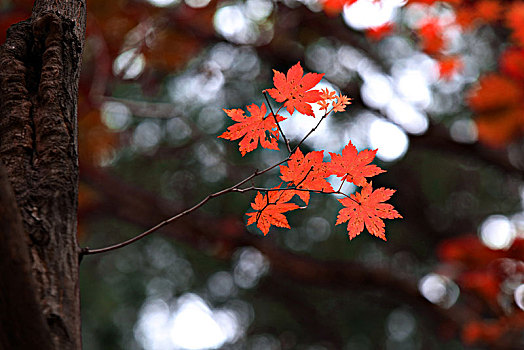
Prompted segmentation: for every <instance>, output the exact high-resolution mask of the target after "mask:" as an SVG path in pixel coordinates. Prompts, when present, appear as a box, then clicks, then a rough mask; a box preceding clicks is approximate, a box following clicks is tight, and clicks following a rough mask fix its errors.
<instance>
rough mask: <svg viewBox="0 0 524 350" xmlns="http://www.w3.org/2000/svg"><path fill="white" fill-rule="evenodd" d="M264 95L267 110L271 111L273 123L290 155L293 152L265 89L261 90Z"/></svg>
mask: <svg viewBox="0 0 524 350" xmlns="http://www.w3.org/2000/svg"><path fill="white" fill-rule="evenodd" d="M263 94H264V97H265V98H266V102H267V105H268V106H269V110H270V111H271V114H272V115H273V118H275V123H277V127H278V131H280V134H281V135H282V138H283V139H284V142H285V143H286V147H287V150H288V152H289V155H291V154H292V153H293V152H292V151H291V147H290V146H289V140H288V139H287V137H286V134H284V131H283V130H282V128H281V127H280V124H279V123H278V119H277V115H276V114H275V112H273V107H271V104H270V103H269V98H268V97H267V92H266V90H264V91H263Z"/></svg>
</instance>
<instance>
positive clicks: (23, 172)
mask: <svg viewBox="0 0 524 350" xmlns="http://www.w3.org/2000/svg"><path fill="white" fill-rule="evenodd" d="M85 22H86V7H85V1H84V0H61V1H56V0H37V1H36V2H35V5H34V7H33V14H32V17H31V19H28V20H26V21H23V22H21V23H18V24H15V25H13V26H12V27H11V28H10V29H9V30H8V34H7V39H6V42H5V43H4V44H3V45H2V46H1V47H0V159H1V160H2V162H1V163H0V230H1V232H0V349H22V350H23V349H61V350H62V349H80V348H81V336H80V300H79V290H78V263H79V261H78V257H79V248H78V245H77V241H76V225H77V223H76V211H77V195H78V189H77V182H78V153H77V115H76V113H77V111H76V109H77V98H78V78H79V74H80V64H81V54H82V48H83V41H84V31H85Z"/></svg>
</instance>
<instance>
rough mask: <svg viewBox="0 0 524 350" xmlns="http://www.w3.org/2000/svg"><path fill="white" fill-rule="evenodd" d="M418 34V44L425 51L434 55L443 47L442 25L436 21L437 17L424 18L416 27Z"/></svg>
mask: <svg viewBox="0 0 524 350" xmlns="http://www.w3.org/2000/svg"><path fill="white" fill-rule="evenodd" d="M418 34H419V36H420V38H421V40H422V41H421V43H420V46H421V47H422V50H424V51H425V52H426V53H428V54H430V55H434V54H437V53H438V52H439V51H441V50H442V49H443V48H444V38H443V36H442V26H441V25H440V24H439V23H438V18H427V19H425V20H424V22H423V23H422V24H421V26H420V28H419V29H418Z"/></svg>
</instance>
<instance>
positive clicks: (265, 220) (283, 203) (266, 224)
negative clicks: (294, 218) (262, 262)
mask: <svg viewBox="0 0 524 350" xmlns="http://www.w3.org/2000/svg"><path fill="white" fill-rule="evenodd" d="M293 195H294V194H293V193H292V191H285V190H282V191H269V192H268V195H267V196H266V195H263V194H262V193H260V192H257V196H256V197H255V202H254V203H251V208H253V209H254V210H255V212H251V213H246V215H247V216H249V218H248V220H247V224H248V225H251V224H253V223H255V222H256V223H257V227H258V228H259V229H260V231H262V232H263V233H264V236H265V235H267V234H268V232H269V228H270V227H271V225H273V226H277V227H286V228H290V227H289V223H288V222H287V219H286V216H285V215H284V214H283V213H285V212H288V211H291V210H295V209H298V208H299V206H298V205H296V204H295V203H287V202H288V201H289V200H290V199H291V198H292V197H293Z"/></svg>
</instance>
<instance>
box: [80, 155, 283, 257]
mask: <svg viewBox="0 0 524 350" xmlns="http://www.w3.org/2000/svg"><path fill="white" fill-rule="evenodd" d="M290 157H291V155H290V156H288V157H287V158H286V159H284V160H281V161H280V162H278V163H276V164H274V165H272V166H270V167H268V168H266V169H264V170H262V171H255V172H254V173H253V174H251V175H249V176H248V177H246V178H245V179H244V180H242V181H240V182H238V183H237V184H235V185H233V186H231V187H228V188H225V189H223V190H221V191H218V192H215V193H213V194H210V195H208V196H207V197H206V198H204V199H202V200H201V201H200V202H198V203H197V204H195V205H194V206H192V207H191V208H188V209H186V210H184V211H183V212H180V213H178V214H177V215H175V216H172V217H170V218H169V219H166V220H164V221H162V222H161V223H159V224H157V225H155V226H154V227H152V228H150V229H149V230H147V231H144V232H142V233H141V234H139V235H138V236H135V237H133V238H130V239H128V240H126V241H124V242H121V243H117V244H113V245H111V246H108V247H104V248H99V249H89V248H88V247H85V248H83V249H81V251H80V256H83V255H92V254H99V253H105V252H109V251H112V250H115V249H119V248H123V247H125V246H127V245H129V244H131V243H134V242H136V241H138V240H140V239H142V238H144V237H147V236H149V235H150V234H152V233H153V232H156V231H158V230H159V229H160V228H162V227H164V226H166V225H168V224H170V223H172V222H173V221H175V220H177V219H180V218H181V217H183V216H185V215H187V214H190V213H192V212H193V211H195V210H197V209H198V208H200V207H201V206H203V205H204V204H206V203H207V202H208V201H209V200H210V199H212V198H216V197H219V196H221V195H224V194H226V193H230V192H239V191H237V189H238V187H240V186H242V185H243V184H245V183H246V182H248V181H251V180H252V179H253V178H255V177H257V176H260V175H262V174H264V173H266V172H268V171H270V170H271V169H273V168H275V167H277V166H279V165H280V164H282V163H285V162H287V161H288V160H289V158H290Z"/></svg>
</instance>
